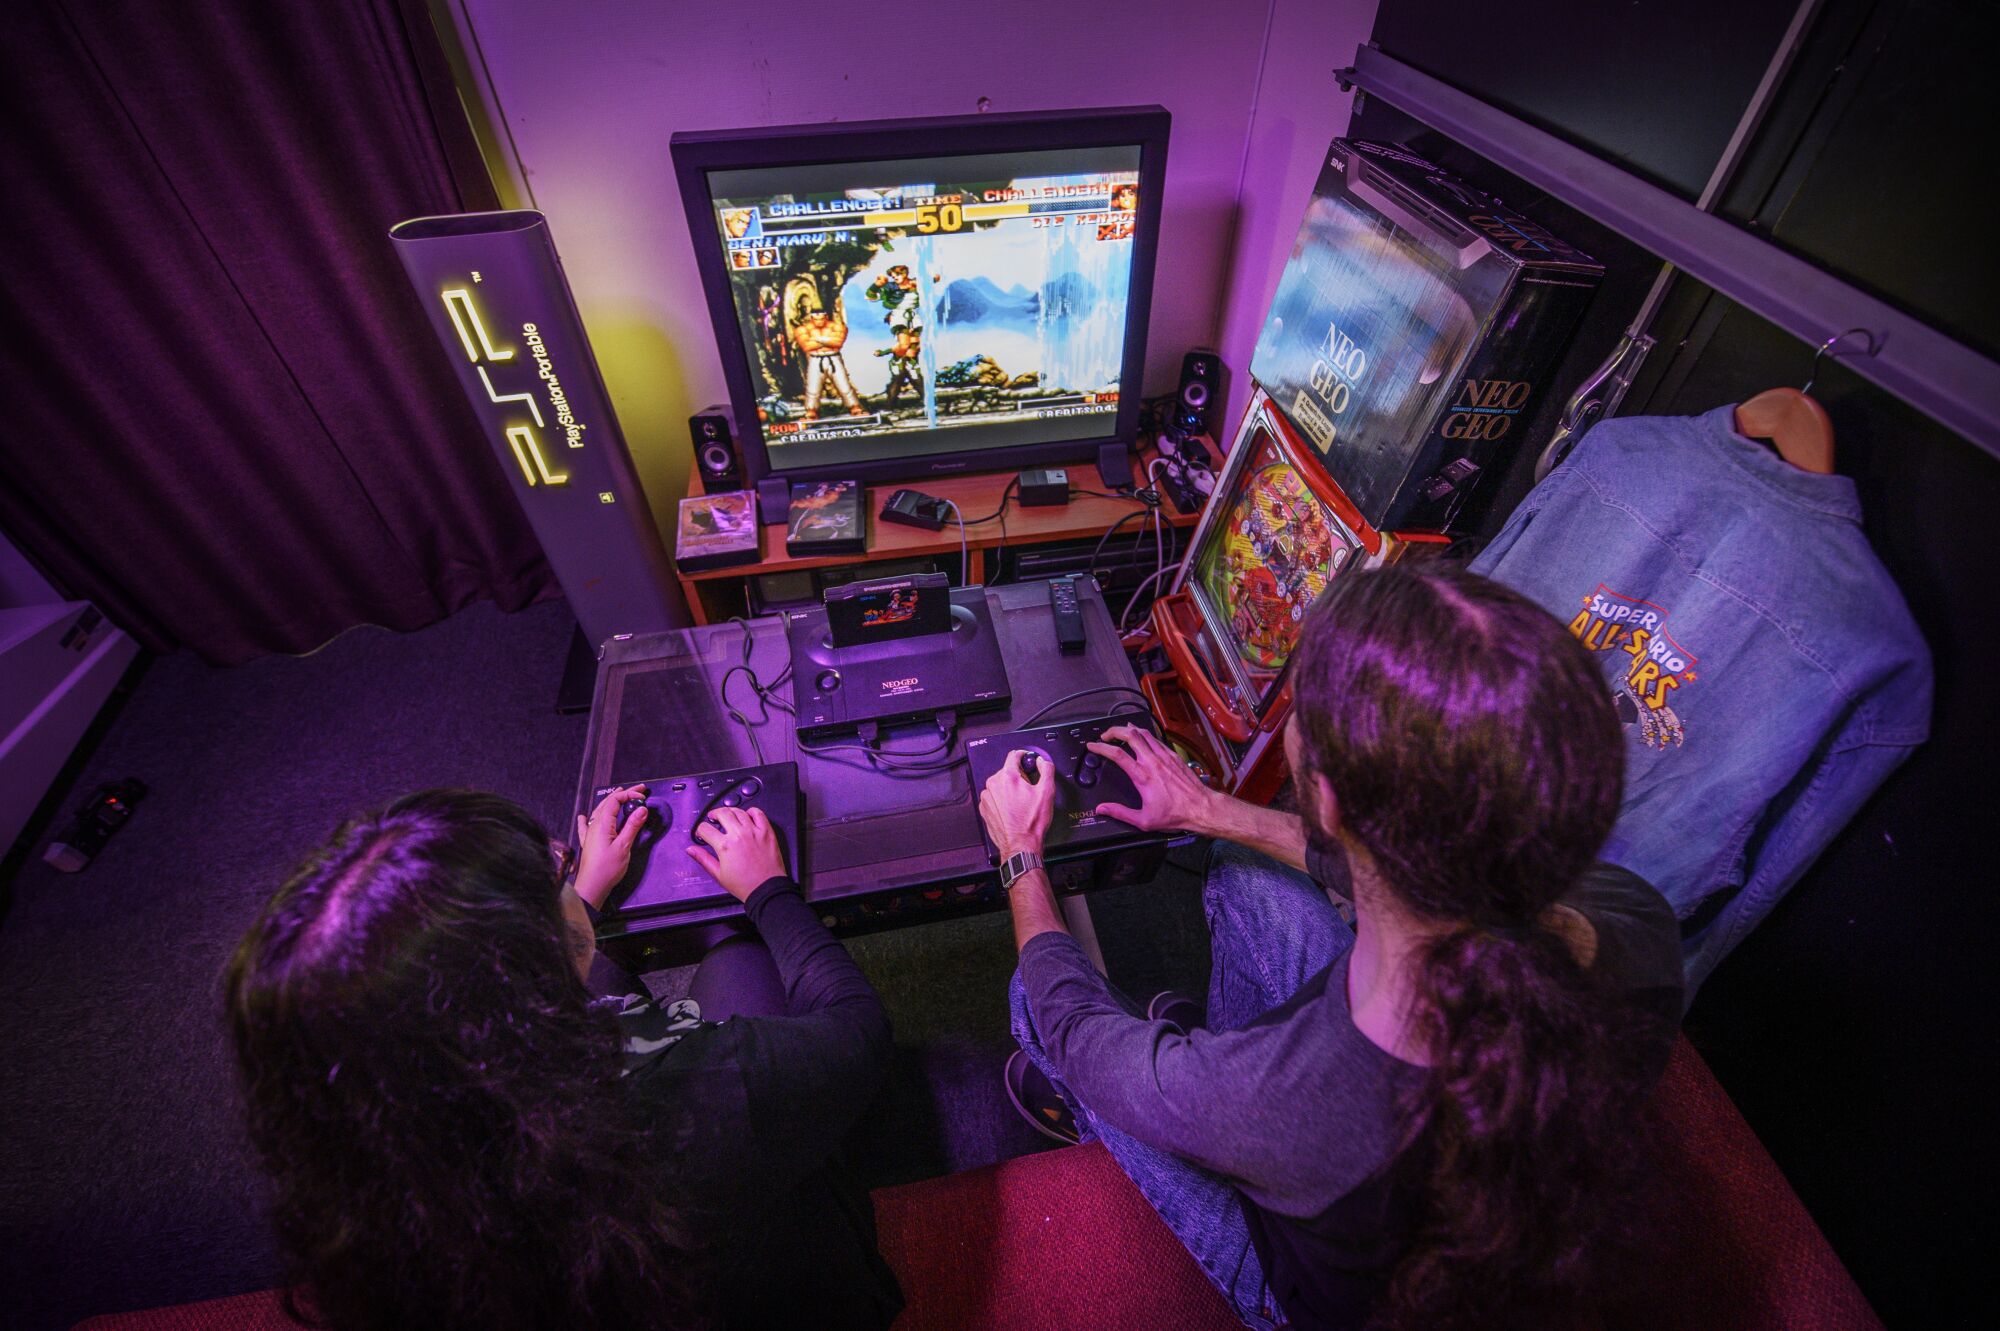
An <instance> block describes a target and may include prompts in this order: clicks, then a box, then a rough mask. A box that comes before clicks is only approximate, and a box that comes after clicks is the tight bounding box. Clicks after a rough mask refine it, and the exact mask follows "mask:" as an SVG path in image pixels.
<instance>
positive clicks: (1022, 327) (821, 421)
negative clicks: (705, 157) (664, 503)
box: [676, 113, 1164, 476]
mask: <svg viewBox="0 0 2000 1331" xmlns="http://www.w3.org/2000/svg"><path fill="white" fill-rule="evenodd" d="M1078 114H1079V115H1080V116H1084V117H1088V116H1089V115H1090V114H1091V113H1078ZM994 119H995V120H997V119H998V118H997V117H996V118H994ZM1161 119H1162V120H1164V116H1162V117H1161ZM910 125H911V132H910V134H909V135H907V136H905V140H904V141H907V142H910V143H912V144H913V145H924V146H929V147H930V148H931V149H932V151H930V152H928V153H927V154H926V155H922V156H907V157H902V156H896V157H891V156H873V157H864V156H859V155H856V156H851V157H847V158H845V159H843V160H824V158H825V157H827V156H834V155H839V154H840V153H841V151H842V148H843V147H846V148H848V149H849V150H852V149H853V148H856V147H865V146H874V145H876V144H879V143H881V142H883V136H882V135H881V134H880V133H879V131H880V130H881V129H882V128H883V127H881V126H875V127H867V128H870V129H874V130H876V131H878V132H877V133H876V134H874V135H870V136H868V137H867V139H866V140H865V141H864V142H860V143H854V144H848V145H842V144H840V143H838V142H837V139H838V135H837V133H828V132H827V131H826V130H825V127H820V128H821V130H822V136H823V137H825V138H828V139H832V140H835V141H834V142H829V143H826V144H825V145H824V146H819V145H815V148H816V149H817V150H816V151H811V153H810V155H812V156H814V157H818V158H821V159H822V160H813V161H806V162H777V163H771V164H764V163H758V162H753V163H750V164H744V165H735V164H726V165H722V166H707V165H704V166H703V167H702V169H700V170H699V171H698V173H697V175H696V178H697V179H698V180H699V181H700V183H701V185H702V186H703V191H702V192H703V194H704V195H705V198H703V199H702V200H700V212H699V214H697V211H696V203H695V202H694V201H690V205H689V211H690V220H691V221H694V222H696V223H697V224H698V225H700V226H702V227H703V228H704V229H705V230H706V232H707V234H706V235H698V236H697V237H696V247H695V248H696V254H697V256H698V258H699V259H700V260H701V261H702V263H703V264H704V265H705V266H707V267H708V268H710V269H711V271H710V272H709V273H707V274H705V275H704V280H705V284H706V288H707V290H708V292H709V293H710V300H711V303H712V304H715V303H717V302H716V296H717V293H718V291H724V292H726V297H727V302H726V303H727V320H726V324H727V327H728V334H727V335H728V336H729V338H730V340H731V341H733V342H734V343H735V344H736V345H735V346H727V345H725V346H724V347H723V348H722V350H723V356H724V362H725V365H726V366H727V367H728V368H729V369H730V370H731V371H732V374H731V386H732V398H733V399H734V404H735V407H736V411H737V414H738V416H739V418H742V424H743V425H744V426H745V427H746V430H745V432H746V436H747V437H748V440H749V441H752V442H761V444H762V453H763V462H764V465H763V466H762V467H756V466H754V465H753V470H754V471H757V472H759V473H761V474H770V473H785V474H798V473H800V472H804V471H811V472H815V473H817V474H819V475H827V474H831V473H832V472H838V471H842V470H846V471H848V472H850V473H851V474H855V475H872V476H884V475H894V474H897V473H898V471H901V472H902V474H907V475H920V474H923V473H924V472H925V471H936V470H949V469H956V468H957V467H962V466H967V465H972V464H973V463H974V462H975V459H974V458H973V457H972V455H975V454H983V453H987V452H989V451H991V450H1007V451H1012V450H1020V449H1029V450H1032V449H1034V448H1035V447H1037V446H1058V445H1062V444H1065V443H1076V442H1080V441H1093V442H1100V443H1101V442H1107V441H1111V440H1114V439H1116V438H1118V437H1119V436H1120V434H1121V430H1120V425H1121V413H1120V407H1121V403H1122V402H1124V401H1125V400H1126V399H1127V398H1129V397H1133V396H1134V395H1136V393H1137V391H1138V385H1137V384H1136V383H1128V382H1127V379H1128V378H1129V377H1131V376H1133V375H1136V373H1137V364H1138V358H1139V355H1142V354H1143V346H1144V343H1143V326H1142V327H1140V328H1139V329H1137V330H1136V331H1137V333H1138V339H1137V340H1136V341H1135V339H1134V336H1133V334H1134V332H1135V330H1134V328H1133V327H1132V321H1133V320H1134V318H1135V317H1136V318H1137V319H1138V320H1139V321H1140V323H1141V324H1142V325H1143V320H1144V309H1145V298H1146V294H1147V290H1148V288H1149V280H1150V273H1151V228H1152V227H1154V226H1156V225H1157V217H1158V204H1157V201H1156V200H1149V199H1147V198H1146V197H1144V194H1143V192H1142V191H1143V190H1144V189H1146V188H1149V187H1148V186H1147V184H1146V182H1147V180H1148V178H1149V177H1148V174H1147V171H1146V170H1145V169H1144V168H1147V167H1149V166H1150V165H1151V164H1149V163H1147V162H1146V161H1145V156H1146V144H1145V143H1144V142H1143V141H1142V140H1141V139H1140V138H1138V137H1137V136H1133V138H1132V141H1129V142H1124V143H1115V142H1114V143H1107V142H1097V143H1079V144H1074V145H1073V146H1062V147H1058V146H1049V147H1032V148H1025V149H1016V150H1009V151H957V152H940V151H936V149H937V148H938V147H939V146H942V145H947V144H951V143H953V142H954V140H958V139H962V140H963V141H965V142H966V143H968V144H969V145H971V146H979V145H978V144H977V140H978V138H979V131H981V130H984V129H986V128H987V126H985V125H975V126H974V127H972V129H971V130H970V131H968V132H965V133H963V134H955V133H954V132H952V130H951V129H950V128H948V127H946V126H943V125H942V124H940V123H939V122H910ZM995 128H999V127H998V126H995ZM1012 137H1013V140H1014V141H1015V142H1021V141H1023V140H1024V136H1023V135H1022V133H1021V132H1020V131H1019V130H1016V131H1015V133H1014V134H1013V136H1012ZM1033 137H1034V136H1033V135H1032V134H1028V135H1026V136H1025V139H1026V141H1033ZM1047 137H1049V138H1051V139H1055V140H1057V141H1060V139H1061V138H1062V136H1061V135H1058V134H1051V135H1048V136H1047ZM1069 137H1072V138H1074V137H1076V135H1074V134H1072V135H1070V136H1069ZM681 155H682V148H681V136H676V156H677V158H679V157H680V156H681ZM722 155H723V156H724V157H725V158H726V156H727V154H726V153H725V154H722ZM683 180H684V182H685V181H687V180H689V175H688V173H687V172H686V171H684V172H683ZM1149 204H1150V206H1148V205H1149ZM718 278H719V279H720V281H718V280H717V279H718ZM717 313H718V317H717V324H718V333H719V334H720V333H721V332H722V329H723V326H724V324H725V320H724V319H723V318H722V317H721V315H720V312H719V311H718V312H717ZM1135 347H1136V348H1137V354H1135ZM739 349H740V354H741V360H740V361H736V360H735V353H737V352H738V350H739ZM731 362H734V363H733V364H732V363H731ZM1127 415H1128V416H1129V415H1130V409H1129V407H1128V411H1127ZM1125 433H1129V430H1127V431H1125ZM899 463H907V464H917V465H910V466H907V467H899V466H898V465H897V464H899ZM871 464H872V465H871Z"/></svg>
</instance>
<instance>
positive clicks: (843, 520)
mask: <svg viewBox="0 0 2000 1331" xmlns="http://www.w3.org/2000/svg"><path fill="white" fill-rule="evenodd" d="M867 549H868V518H867V515H866V514H864V513H863V512H862V511H861V483H860V482H859V481H800V482H799V483H798V484H796V485H794V486H793V487H792V506H791V513H790V517H789V519H788V521H787V522H786V524H785V550H786V551H787V552H788V553H790V554H792V555H796V556H798V557H800V558H806V559H809V558H813V557H815V556H818V555H858V554H861V553H862V552H864V551H865V550H867Z"/></svg>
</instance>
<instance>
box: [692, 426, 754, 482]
mask: <svg viewBox="0 0 2000 1331" xmlns="http://www.w3.org/2000/svg"><path fill="white" fill-rule="evenodd" d="M688 429H689V430H691V431H692V432H693V433H694V465H695V466H696V467H697V468H699V469H700V471H701V488H702V489H703V490H706V491H707V492H708V493H709V494H715V493H716V492H718V491H721V490H741V489H742V488H743V464H742V463H741V462H740V461H738V460H737V457H736V438H735V435H734V434H733V433H732V432H731V430H730V428H729V411H728V409H727V408H726V407H710V408H709V409H708V410H707V411H704V412H702V413H701V415H699V416H690V417H688Z"/></svg>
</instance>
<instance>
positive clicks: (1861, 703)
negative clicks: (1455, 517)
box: [1472, 407, 1931, 997]
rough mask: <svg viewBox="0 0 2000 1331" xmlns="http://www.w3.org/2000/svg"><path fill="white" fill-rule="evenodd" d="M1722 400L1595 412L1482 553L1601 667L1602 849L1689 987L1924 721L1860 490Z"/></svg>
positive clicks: (1908, 639) (1478, 566)
mask: <svg viewBox="0 0 2000 1331" xmlns="http://www.w3.org/2000/svg"><path fill="white" fill-rule="evenodd" d="M1733 411H1734V408H1733V407H1718V408H1716V409H1715V410H1713V411H1710V412H1708V413H1706V414H1705V415H1701V416H1646V417H1627V418H1624V419H1618V420H1610V421H1605V422H1603V423H1602V424H1600V425H1598V426H1597V427H1595V428H1594V429H1592V430H1591V431H1590V432H1589V433H1588V434H1587V435H1585V436H1584V438H1583V439H1582V440H1581V441H1580V442H1579V443H1578V444H1577V446H1576V448H1575V450H1574V452H1572V454H1571V455H1570V457H1569V458H1568V460H1567V461H1565V462H1564V463H1563V465H1562V466H1560V467H1558V468H1557V469H1556V470H1555V471H1553V472H1551V473H1550V474H1549V476H1548V477H1547V478H1546V479H1545V480H1543V481H1542V483H1541V484H1540V485H1538V486H1536V487H1535V488H1534V490H1532V491H1531V492H1530V493H1529V494H1528V496H1527V498H1526V499H1525V500H1523V501H1522V504H1521V506H1520V508H1519V509H1518V510H1516V511H1515V513H1514V514H1513V516H1512V517H1511V518H1510V519H1509V520H1508V522H1507V525H1506V527H1505V528H1504V529H1502V531H1501V532H1500V534H1499V536H1497V537H1496V538H1495V539H1494V541H1493V543H1492V545H1490V546H1488V547H1487V548H1486V549H1485V550H1484V551H1482V552H1481V553H1480V555H1479V557H1478V558H1477V559H1476V560H1474V561H1473V565H1472V567H1473V569H1474V570H1475V571H1476V572H1480V573H1485V574H1487V575H1488V576H1490V577H1493V578H1496V579H1498V580H1499V581H1501V582H1504V583H1507V584H1508V585H1510V586H1512V587H1514V588H1516V589H1517V590H1519V591H1521V592H1523V593H1525V594H1526V595H1528V596H1529V597H1531V598H1532V599H1534V600H1535V601H1536V602H1537V603H1538V604H1540V605H1541V606H1543V607H1544V608H1546V609H1547V610H1549V611H1551V612H1552V613H1554V614H1555V615H1556V616H1557V618H1559V619H1561V620H1562V621H1563V622H1564V623H1566V624H1568V625H1569V628H1570V631H1571V632H1572V633H1574V634H1575V635H1576V636H1577V637H1578V638H1579V639H1581V640H1582V641H1583V644H1584V645H1585V646H1586V647H1588V648H1590V650H1591V651H1592V652H1594V653H1596V654H1597V655H1598V657H1599V658H1600V659H1601V660H1602V661H1603V663H1604V672H1605V677H1606V679H1607V680H1608V682H1609V683H1610V686H1611V690H1612V694H1613V697H1614V700H1615V702H1616V705H1617V708H1618V714H1619V717H1620V719H1621V720H1622V721H1623V722H1624V723H1625V739H1626V745H1625V755H1626V762H1625V803H1624V806H1623V808H1622V809H1621V811H1620V813H1619V818H1618V824H1617V827H1616V828H1615V829H1614V830H1613V832H1612V835H1611V840H1610V842H1609V843H1608V844H1607V845H1606V847H1605V849H1604V852H1603V857H1604V858H1605V859H1607V860H1610V861H1612V862H1613V863H1616V864H1620V865H1623V866H1624V867H1626V868H1628V869H1630V870H1632V871H1633V872H1634V873H1637V874H1639V875H1640V876H1641V877H1643V878H1645V879H1647V880H1648V881H1649V882H1651V883H1652V884H1653V885H1654V886H1655V887H1657V888H1658V889H1659V890H1660V892H1661V894H1662V895H1664V896H1665V897H1666V898H1667V900H1668V901H1669V902H1671V903H1672V904H1673V907H1674V911H1675V913H1676V914H1677V915H1679V916H1680V918H1681V933H1682V951H1683V954H1684V957H1685V960H1686V964H1687V981H1688V993H1689V996H1690V997H1692V995H1693V992H1694V989H1695V987H1696V986H1697V985H1699V984H1700V983H1701V982H1702V980H1704V979H1706V978H1707V976H1708V973H1709V972H1710V971H1711V970H1713V969H1714V968H1715V965H1716V963H1717V962H1719V961H1720V960H1721V959H1722V958H1723V957H1724V956H1726V955H1727V954H1728V952H1729V950H1730V949H1731V948H1733V947H1735V946H1736V944H1737V943H1739V942H1741V941H1742V940H1743V937H1744V936H1745V935H1746V934H1748V933H1749V932H1750V930H1751V928H1752V927H1753V926H1755V925H1756V923H1757V922H1758V921H1759V920H1761V919H1763V918H1764V916H1765V915H1767V914H1769V913H1770V910H1771V908H1772V907H1773V906H1775V905H1776V904H1777V902H1778V899H1779V898H1780V897H1782V896H1783V895H1784V894H1785V892H1786V890H1787V889H1789V888H1790V887H1791V885H1792V884H1793V883H1795V882H1797V881H1798V879H1799V876H1800V875H1801V874H1803V873H1804V872H1805V871H1806V869H1807V867H1808V866H1809V865H1811V863H1812V862H1813V859H1814V858H1815V857H1816V856H1818V854H1819V853H1820V851H1821V850H1823V849H1825V847H1826V845H1827V843H1828V842H1829V841H1831V840H1832V839H1833V837H1834V835H1835V834H1836V833H1838V832H1839V831H1840V829H1841V827H1842V826H1843V825H1844V824H1845V823H1846V822H1847V821H1848V819H1849V818H1851V817H1852V816H1853V815H1854V813H1855V811H1856V810H1857V809H1859V808H1860V807H1861V805H1862V803H1863V802H1864V801H1865V800H1867V798H1868V796H1869V795H1870V794H1871V793H1872V792H1873V791H1874V790H1875V788H1876V786H1878V785H1879V784H1881V782H1882V780H1883V778H1885V777H1887V776H1888V775H1889V773H1890V772H1892V771H1893V770H1895V768H1896V766H1897V764H1899V763H1900V762H1902V761H1903V759H1904V758H1905V757H1906V756H1908V754H1909V752H1910V750H1911V749H1913V748H1914V747H1915V746H1917V745H1918V744H1921V743H1922V742H1923V741H1924V739H1925V737H1926V736H1927V734H1928V732H1929V727H1930V712H1931V660H1930V651H1929V648H1928V647H1927V646H1926V645H1925V643H1924V640H1923V638H1922V636H1921V635H1920V634H1919V633H1918V632H1917V626H1916V623H1915V621H1914V620H1912V619H1911V617H1910V612H1909V609H1908V607H1906V606H1905V605H1904V604H1903V598H1902V595H1901V593H1899V592H1898V591H1897V589H1896V585H1895V583H1893V582H1892V581H1890V579H1889V574H1888V572H1887V571H1886V570H1885V569H1883V567H1882V565H1881V563H1880V561H1878V560H1877V559H1876V557H1875V553H1874V551H1873V550H1871V549H1870V548H1869V545H1868V540H1867V538H1866V537H1865V536H1864V535H1863V534H1862V531H1861V508H1860V505H1859V503H1858V502H1857V501H1856V499H1855V494H1854V483H1853V482H1852V481H1850V480H1849V479H1847V478H1846V477H1844V476H1821V475H1815V474H1813V473H1810V472H1805V471H1801V470H1799V469H1798V468H1796V467H1793V466H1792V465H1791V464H1789V463H1787V462H1785V461H1784V460H1783V459H1781V458H1779V457H1778V456H1777V455H1776V454H1775V453H1774V452H1772V451H1771V450H1770V449H1769V448H1768V447H1766V446H1765V445H1763V444H1761V443H1757V442H1755V441H1752V440H1749V439H1745V438H1744V437H1743V436H1741V435H1739V434H1737V433H1736V431H1735V428H1734V421H1733V415H1732V413H1733Z"/></svg>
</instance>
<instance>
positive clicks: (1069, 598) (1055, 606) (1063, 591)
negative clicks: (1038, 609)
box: [1049, 577, 1084, 656]
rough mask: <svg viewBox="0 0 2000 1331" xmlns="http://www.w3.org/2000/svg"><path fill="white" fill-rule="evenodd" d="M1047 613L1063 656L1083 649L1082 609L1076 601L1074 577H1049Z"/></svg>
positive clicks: (1074, 653)
mask: <svg viewBox="0 0 2000 1331" xmlns="http://www.w3.org/2000/svg"><path fill="white" fill-rule="evenodd" d="M1049 614H1050V615H1051V616H1052V617H1053V618H1054V620H1055V625H1056V646H1058V647H1060V648H1062V654H1063V655H1064V656H1075V655H1076V654H1077V653H1079V652H1081V651H1082V650H1083V643H1084V636H1083V610H1082V608H1081V607H1079V606H1078V605H1077V603H1076V579H1075V578H1074V577H1068V578H1051V579H1050V580H1049Z"/></svg>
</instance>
